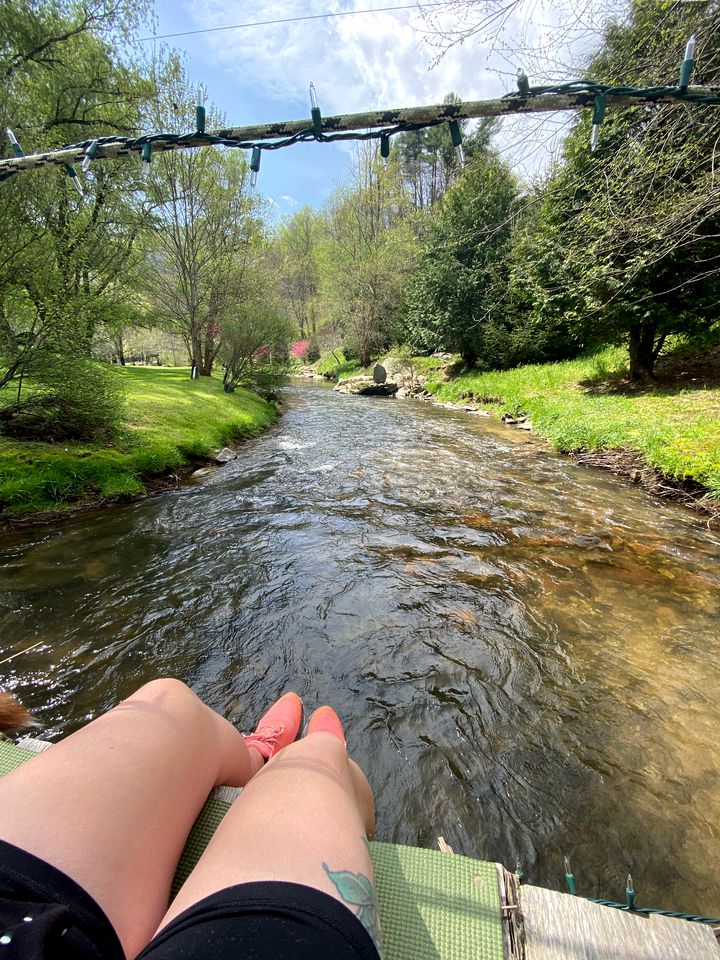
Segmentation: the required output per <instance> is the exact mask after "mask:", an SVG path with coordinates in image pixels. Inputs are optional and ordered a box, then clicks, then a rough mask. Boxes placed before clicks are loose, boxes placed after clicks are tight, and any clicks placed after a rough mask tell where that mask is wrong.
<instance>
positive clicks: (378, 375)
mask: <svg viewBox="0 0 720 960" xmlns="http://www.w3.org/2000/svg"><path fill="white" fill-rule="evenodd" d="M373 380H374V381H375V383H385V381H386V380H387V370H386V369H385V367H384V366H383V365H382V364H381V363H376V364H375V369H374V370H373Z"/></svg>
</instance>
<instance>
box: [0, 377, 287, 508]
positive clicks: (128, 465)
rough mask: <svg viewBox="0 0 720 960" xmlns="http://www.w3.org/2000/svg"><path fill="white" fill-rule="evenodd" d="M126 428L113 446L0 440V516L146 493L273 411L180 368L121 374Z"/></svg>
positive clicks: (264, 422) (257, 427)
mask: <svg viewBox="0 0 720 960" xmlns="http://www.w3.org/2000/svg"><path fill="white" fill-rule="evenodd" d="M118 376H121V377H122V378H123V383H124V386H125V389H126V393H127V416H126V426H125V428H124V429H123V431H122V433H121V434H120V435H119V436H118V437H117V438H116V439H115V441H114V442H113V443H112V444H111V445H108V444H96V443H79V442H66V443H55V444H47V443H23V442H18V441H15V440H6V439H4V438H2V437H0V518H1V519H4V520H11V519H14V518H19V517H27V516H29V515H33V514H41V513H46V512H49V511H51V512H54V511H67V510H70V509H74V508H77V507H78V506H84V505H92V504H100V503H102V502H105V501H107V500H114V499H117V498H123V497H131V496H135V495H137V494H141V493H143V492H145V490H146V489H147V485H148V481H150V483H151V484H152V483H153V482H157V478H159V477H162V476H163V475H167V474H168V473H170V472H172V471H175V470H178V469H182V468H183V467H185V466H187V465H188V464H191V463H194V462H197V461H198V460H200V459H202V458H205V457H210V456H212V454H213V453H214V452H216V451H217V450H218V448H220V447H223V446H225V445H228V444H232V443H233V442H235V441H237V440H240V439H242V438H246V437H252V436H255V435H256V434H258V433H260V432H261V431H262V430H263V429H264V428H265V427H267V426H269V425H270V424H271V423H272V422H273V420H274V419H275V417H276V415H277V411H276V408H275V407H274V406H273V405H272V404H269V403H266V402H265V401H264V400H261V399H260V397H257V396H255V394H252V393H249V392H248V391H246V390H240V389H238V390H237V391H236V392H235V393H233V394H226V393H223V389H222V383H221V381H220V380H219V379H214V378H207V377H203V378H202V379H200V380H196V381H191V380H190V378H189V371H188V370H187V369H186V368H182V367H159V368H158V367H126V368H120V369H118Z"/></svg>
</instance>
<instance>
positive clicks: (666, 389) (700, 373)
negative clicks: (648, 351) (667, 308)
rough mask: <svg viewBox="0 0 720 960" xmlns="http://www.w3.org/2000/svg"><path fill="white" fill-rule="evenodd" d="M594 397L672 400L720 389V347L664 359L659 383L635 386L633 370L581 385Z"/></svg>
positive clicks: (678, 352) (658, 371) (659, 368)
mask: <svg viewBox="0 0 720 960" xmlns="http://www.w3.org/2000/svg"><path fill="white" fill-rule="evenodd" d="M579 386H581V387H582V388H583V389H584V391H585V393H587V394H591V395H608V394H616V395H618V394H619V395H624V396H638V395H643V394H655V395H661V396H669V395H672V394H676V393H681V392H683V391H686V390H714V389H715V390H716V389H719V388H720V344H717V345H715V346H713V347H710V348H709V349H704V350H702V352H694V353H688V352H687V351H686V350H683V349H680V350H676V351H673V352H672V353H668V354H667V355H665V356H661V357H660V358H659V359H658V361H657V363H656V364H655V379H654V380H645V381H641V382H635V381H633V380H631V379H630V374H629V370H624V371H620V372H615V373H612V374H608V375H603V374H600V375H598V376H597V377H592V378H588V379H586V380H581V381H580V382H579Z"/></svg>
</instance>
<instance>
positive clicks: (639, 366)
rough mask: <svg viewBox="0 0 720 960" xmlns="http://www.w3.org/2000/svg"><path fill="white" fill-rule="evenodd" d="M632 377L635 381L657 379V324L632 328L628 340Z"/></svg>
mask: <svg viewBox="0 0 720 960" xmlns="http://www.w3.org/2000/svg"><path fill="white" fill-rule="evenodd" d="M628 352H629V354H630V379H631V380H632V381H633V382H634V383H639V382H642V381H643V380H654V379H655V357H656V356H657V354H656V352H655V325H654V324H652V325H650V326H638V327H632V328H631V329H630V338H629V341H628Z"/></svg>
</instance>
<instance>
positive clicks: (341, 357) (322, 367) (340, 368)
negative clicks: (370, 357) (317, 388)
mask: <svg viewBox="0 0 720 960" xmlns="http://www.w3.org/2000/svg"><path fill="white" fill-rule="evenodd" d="M314 366H315V369H316V370H317V372H318V373H320V374H322V375H323V376H327V377H328V378H329V379H331V380H339V379H340V378H341V377H351V376H354V375H357V374H359V373H360V371H361V369H362V368H361V366H360V361H359V360H347V359H346V357H345V354H344V353H343V352H342V350H333V351H332V352H331V353H325V354H323V355H322V356H321V357H320V359H319V360H318V361H317V363H316V364H314Z"/></svg>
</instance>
